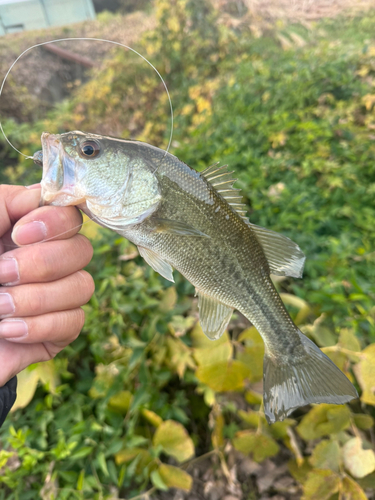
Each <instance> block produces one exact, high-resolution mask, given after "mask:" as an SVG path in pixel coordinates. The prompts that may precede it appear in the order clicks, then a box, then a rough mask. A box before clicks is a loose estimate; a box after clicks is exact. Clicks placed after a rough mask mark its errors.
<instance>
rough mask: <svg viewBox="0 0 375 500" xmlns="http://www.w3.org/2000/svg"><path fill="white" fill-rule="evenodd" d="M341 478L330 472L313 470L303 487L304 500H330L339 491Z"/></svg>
mask: <svg viewBox="0 0 375 500" xmlns="http://www.w3.org/2000/svg"><path fill="white" fill-rule="evenodd" d="M339 487H340V477H339V476H338V475H337V474H335V473H334V472H331V471H329V470H319V469H317V470H313V471H311V472H309V474H308V476H307V481H306V482H305V484H304V486H303V496H302V500H329V498H330V497H331V496H332V495H333V494H334V493H337V492H338V491H339Z"/></svg>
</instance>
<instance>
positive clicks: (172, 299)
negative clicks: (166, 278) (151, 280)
mask: <svg viewBox="0 0 375 500" xmlns="http://www.w3.org/2000/svg"><path fill="white" fill-rule="evenodd" d="M176 302H177V292H176V289H175V287H174V286H171V287H169V288H167V289H166V290H165V292H164V293H163V297H162V299H161V301H160V302H159V309H160V311H161V312H168V311H172V309H173V308H174V306H175V305H176Z"/></svg>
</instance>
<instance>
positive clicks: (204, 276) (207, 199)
mask: <svg viewBox="0 0 375 500" xmlns="http://www.w3.org/2000/svg"><path fill="white" fill-rule="evenodd" d="M42 147H43V151H42V154H41V153H40V152H38V153H36V154H35V157H34V158H35V161H36V163H39V164H41V163H42V164H43V178H42V204H44V205H48V204H51V205H57V206H66V205H76V206H78V207H79V208H80V209H81V210H82V211H83V212H85V213H86V214H87V215H88V216H89V217H90V218H91V219H93V220H94V221H96V222H97V223H98V224H100V225H102V226H104V227H107V228H110V229H113V230H114V231H116V232H117V233H119V234H120V235H122V236H124V237H125V238H127V239H128V240H130V241H132V242H133V243H134V244H135V245H137V247H138V249H139V253H140V254H141V256H142V257H143V258H144V259H145V261H146V262H147V263H148V264H149V265H150V266H151V267H152V268H153V269H155V271H157V272H158V273H160V274H161V275H162V276H164V278H166V279H168V280H170V281H173V274H172V268H175V269H177V270H178V271H179V272H180V273H181V274H182V275H183V276H185V277H186V278H187V279H188V280H189V281H190V282H191V283H192V284H193V285H194V286H195V288H196V293H197V295H198V305H199V317H200V323H201V326H202V329H203V331H204V333H205V334H206V335H207V336H208V337H209V338H210V339H217V338H219V337H220V336H221V335H222V334H223V332H224V331H225V329H226V327H227V325H228V323H229V320H230V318H231V316H232V312H233V310H234V309H237V310H238V311H240V312H241V313H242V314H243V315H245V316H246V317H247V318H248V319H249V320H250V321H251V323H252V324H253V325H254V326H255V327H256V328H257V330H258V331H259V333H260V335H261V336H262V338H263V340H264V344H265V355H264V369H263V372H264V375H263V382H264V383H263V391H264V400H263V401H264V411H265V415H266V418H267V421H268V422H269V423H272V422H275V421H278V420H282V419H284V418H285V417H286V416H287V415H289V414H290V413H291V412H292V411H293V410H294V409H296V408H298V407H300V406H303V405H306V404H308V403H334V404H343V403H345V402H347V401H350V400H351V399H353V398H357V397H358V395H357V391H356V390H355V388H354V387H353V385H352V384H351V382H350V381H349V380H348V379H347V377H346V376H345V375H344V374H343V373H342V372H341V371H340V370H339V369H338V368H337V367H336V365H335V364H334V363H333V362H332V361H331V360H330V359H329V358H328V357H327V356H326V355H325V354H323V353H322V351H321V350H320V349H319V348H318V347H317V346H316V345H315V344H314V343H313V342H312V341H311V340H309V339H308V338H307V337H306V336H305V335H303V334H302V332H300V330H299V329H298V328H297V326H296V325H294V323H293V321H292V319H291V318H290V316H289V314H288V312H287V311H286V309H285V307H284V304H283V302H282V301H281V299H280V296H279V294H278V293H277V291H276V289H275V287H274V285H273V283H272V281H271V278H270V274H271V273H272V274H276V275H281V276H294V277H301V275H302V270H303V265H304V261H305V257H304V254H303V253H302V251H301V250H300V249H299V247H298V246H297V245H296V244H295V243H293V242H292V241H291V240H290V239H288V238H286V237H284V236H282V235H280V234H277V233H275V232H273V231H270V230H268V229H264V228H261V227H258V226H255V225H253V224H251V223H250V222H249V220H248V219H247V218H246V215H245V206H244V205H243V204H242V198H241V195H240V194H239V192H238V190H236V189H234V188H233V183H234V179H233V178H232V175H231V173H230V172H227V170H226V167H219V166H218V165H213V166H211V167H209V168H207V169H206V170H205V171H204V172H201V173H199V172H197V171H195V170H193V169H192V168H190V167H189V166H188V165H186V164H185V163H183V162H182V161H180V160H179V159H178V158H176V157H175V156H173V155H171V154H169V153H166V152H165V151H163V150H161V149H158V148H156V147H154V146H150V145H149V144H145V143H140V142H135V141H127V140H121V139H114V138H111V137H102V136H99V135H94V134H86V133H83V132H69V133H65V134H61V135H51V134H48V133H44V134H43V135H42Z"/></svg>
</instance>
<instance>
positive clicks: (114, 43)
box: [0, 37, 173, 161]
mask: <svg viewBox="0 0 375 500" xmlns="http://www.w3.org/2000/svg"><path fill="white" fill-rule="evenodd" d="M69 40H74V41H77V40H89V41H93V42H107V43H111V44H112V45H118V46H119V47H124V48H125V49H128V50H130V51H131V52H133V53H134V54H136V55H137V56H139V57H141V58H142V59H143V60H144V61H145V62H146V63H147V64H148V65H149V66H151V68H152V69H153V70H154V71H155V72H156V74H157V75H158V77H159V78H160V80H161V82H162V83H163V86H164V89H165V91H166V93H167V96H168V101H169V107H170V110H171V131H170V134H169V142H168V146H167V150H166V151H165V155H164V156H163V158H162V161H163V159H164V158H165V156H166V155H167V154H168V151H169V148H170V146H171V143H172V136H173V106H172V100H171V97H170V95H169V91H168V87H167V84H166V83H165V81H164V79H163V77H162V76H161V74H160V73H159V71H158V70H157V69H156V68H155V66H154V65H153V64H152V63H151V62H150V61H149V60H148V59H146V58H145V57H144V56H143V55H142V54H140V53H139V52H137V51H136V50H135V49H132V48H131V47H129V46H128V45H125V44H124V43H120V42H114V41H113V40H106V39H104V38H85V37H84V38H83V37H73V38H58V39H57V40H50V41H47V42H41V43H36V44H35V45H32V46H31V47H29V48H28V49H26V50H24V51H23V52H22V54H20V55H19V56H18V57H17V59H16V60H15V61H14V62H13V64H12V65H11V66H10V68H9V69H8V71H7V72H6V75H5V77H4V79H3V81H2V83H1V87H0V99H1V96H2V92H3V88H4V85H5V82H6V79H7V78H8V76H9V73H10V72H11V71H12V69H13V67H14V65H15V64H16V63H17V62H18V61H19V60H20V59H21V57H22V56H23V55H24V54H26V52H29V50H31V49H35V48H36V47H41V46H42V45H47V44H49V43H57V42H66V41H69ZM0 130H1V132H2V134H3V136H4V138H5V140H6V141H7V143H8V144H9V145H10V146H11V147H12V148H13V149H14V150H15V151H17V153H19V154H20V155H22V156H24V157H25V158H27V159H33V157H32V156H27V155H25V154H24V153H22V152H21V151H19V150H18V149H17V148H16V147H15V146H13V144H12V143H11V142H10V141H9V139H8V137H7V136H6V135H5V132H4V129H3V125H2V123H1V120H0Z"/></svg>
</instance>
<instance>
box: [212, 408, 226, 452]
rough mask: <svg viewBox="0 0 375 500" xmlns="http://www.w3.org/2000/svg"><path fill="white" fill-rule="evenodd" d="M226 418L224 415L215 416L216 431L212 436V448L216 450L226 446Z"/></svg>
mask: <svg viewBox="0 0 375 500" xmlns="http://www.w3.org/2000/svg"><path fill="white" fill-rule="evenodd" d="M223 430H224V417H223V414H222V413H219V414H218V415H216V416H215V420H214V430H213V432H212V435H211V440H212V446H213V447H214V448H216V449H217V448H220V447H221V446H223V445H224V435H223Z"/></svg>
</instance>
